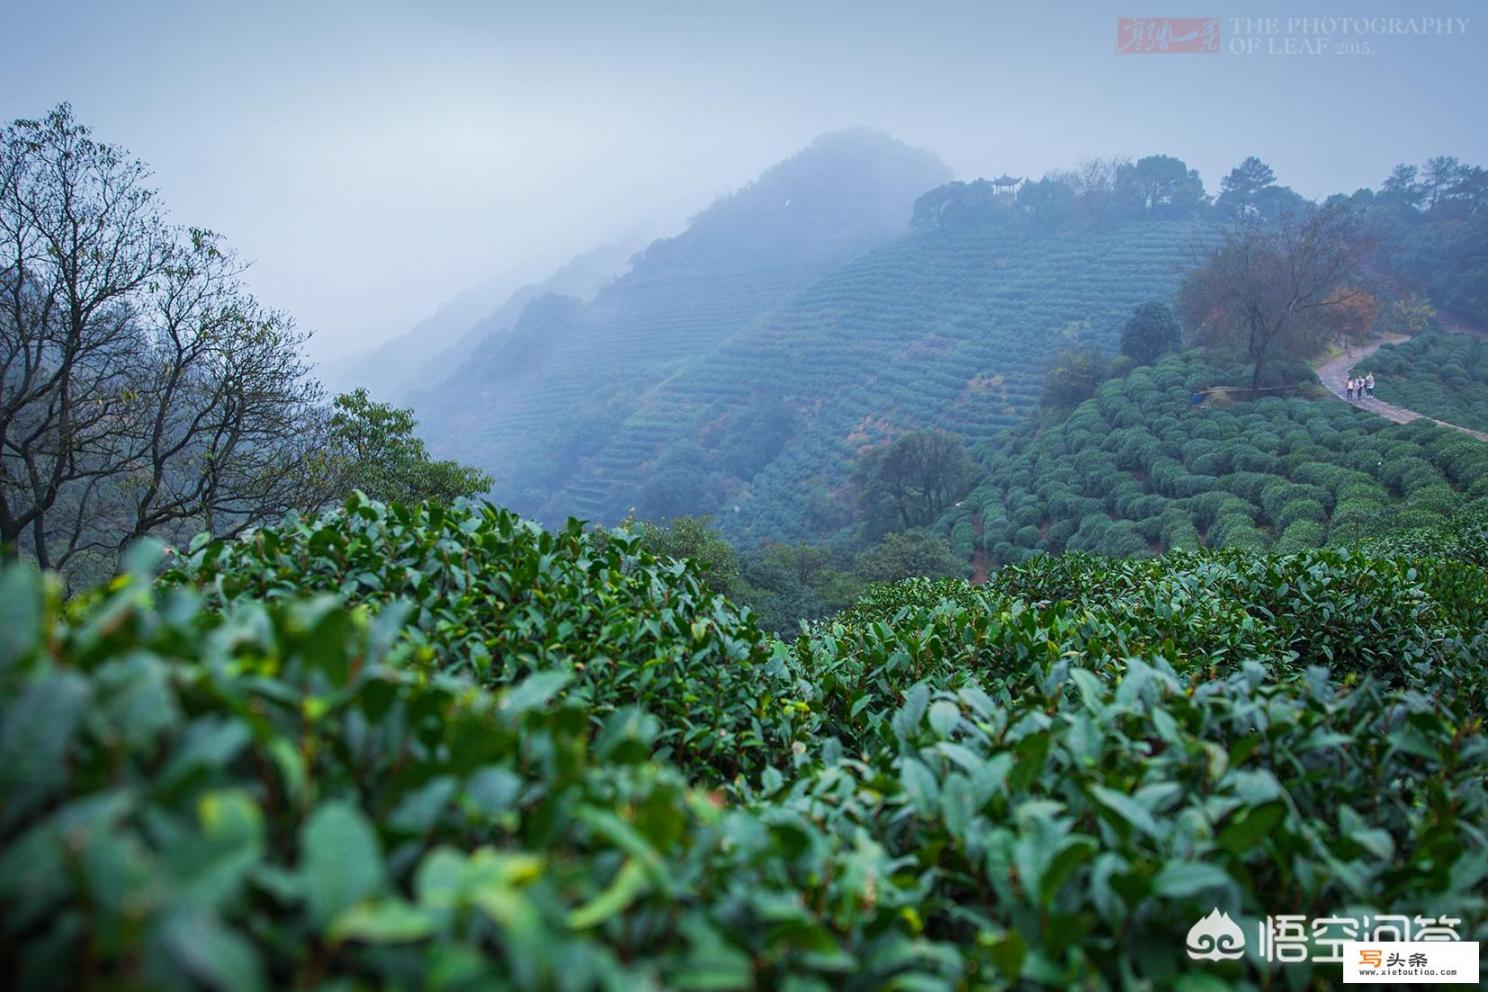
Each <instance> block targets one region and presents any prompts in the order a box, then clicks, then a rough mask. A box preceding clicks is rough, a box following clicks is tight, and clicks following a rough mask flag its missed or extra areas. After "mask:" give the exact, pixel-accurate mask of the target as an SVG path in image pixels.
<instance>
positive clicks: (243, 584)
mask: <svg viewBox="0 0 1488 992" xmlns="http://www.w3.org/2000/svg"><path fill="white" fill-rule="evenodd" d="M642 545H643V539H642V538H640V537H637V536H635V535H631V534H627V533H625V532H623V531H610V532H608V533H606V534H605V535H604V539H603V540H596V539H595V537H594V535H591V534H587V533H585V531H584V530H583V529H582V527H581V526H580V525H579V524H578V522H577V521H571V522H570V523H569V525H568V526H567V527H565V528H564V529H563V530H561V531H558V532H557V533H551V532H548V531H545V530H543V529H542V528H540V527H538V526H537V525H536V524H533V523H531V522H529V521H524V520H522V519H520V518H518V517H516V516H515V515H513V514H511V513H509V512H508V511H505V510H498V509H495V508H493V507H490V506H474V505H471V504H467V503H463V502H462V503H459V504H457V505H455V506H454V507H451V508H445V507H443V506H441V505H439V504H435V503H424V504H416V505H413V506H401V505H396V504H395V505H392V506H384V505H382V504H379V503H372V502H369V501H367V500H365V499H362V498H361V497H359V496H355V495H353V496H352V497H351V498H350V499H348V501H347V503H346V506H345V508H344V509H342V510H340V511H337V512H334V513H329V514H326V515H324V516H321V517H319V518H315V519H312V520H308V521H303V522H299V521H293V520H292V521H290V522H287V523H286V524H285V525H284V526H282V527H278V528H265V529H263V530H260V531H258V532H256V533H254V534H252V535H250V536H249V537H248V538H246V539H245V540H243V541H239V542H233V543H225V542H218V541H213V542H207V543H203V544H201V545H200V546H198V547H195V548H193V549H192V550H191V551H190V553H189V554H187V555H186V556H185V557H184V558H183V559H182V560H181V561H179V562H178V563H177V564H176V567H175V568H174V569H173V570H171V571H170V572H168V573H167V574H166V576H165V579H164V581H165V582H167V583H169V584H176V585H190V586H196V587H200V588H202V589H203V590H204V592H205V594H206V595H207V596H208V597H209V598H210V600H211V601H212V602H213V603H214V604H215V605H218V606H220V607H226V606H227V605H229V604H231V603H234V602H237V601H240V600H245V601H260V600H268V601H273V600H277V599H280V598H294V597H302V596H305V595H307V594H310V593H316V592H319V593H325V594H330V595H335V596H337V597H340V598H341V599H343V600H345V601H347V602H350V603H353V604H396V603H406V604H409V606H410V607H411V612H410V613H409V614H408V616H407V617H406V619H405V621H404V623H403V624H402V626H401V628H400V629H399V630H398V631H397V637H398V640H399V641H400V642H402V641H406V642H409V643H410V644H411V645H413V646H414V647H415V648H416V657H417V658H418V659H419V660H420V662H421V663H422V664H424V665H425V666H428V667H432V668H434V669H437V670H439V671H441V672H447V673H461V674H468V675H469V676H470V677H472V678H474V679H476V680H478V681H479V682H481V683H482V684H485V685H493V686H505V685H510V684H513V683H515V682H517V681H520V680H522V679H524V678H526V677H528V676H529V675H540V676H542V677H544V678H546V677H548V676H549V673H553V672H557V673H560V674H561V675H562V677H563V682H562V683H561V685H566V686H567V688H566V689H565V692H566V693H567V694H569V695H571V696H574V697H576V698H578V699H581V700H582V701H583V702H584V704H585V706H586V707H587V708H588V709H589V710H590V711H591V712H592V713H593V715H594V718H595V719H605V718H608V716H609V715H610V714H612V713H614V712H616V711H617V710H619V709H621V708H622V707H624V706H626V705H631V704H644V705H645V706H647V707H648V709H649V710H650V711H651V712H652V713H653V714H655V715H656V716H658V717H664V718H665V719H666V720H667V729H666V731H665V732H664V734H663V735H662V737H661V741H662V742H663V743H664V745H665V747H666V749H667V750H668V752H669V753H671V754H673V755H674V756H675V758H676V760H677V761H678V762H679V763H680V764H682V765H684V766H686V767H689V768H702V767H711V768H713V769H714V770H715V771H716V772H717V773H719V774H732V772H734V771H736V770H739V769H742V768H748V767H752V766H754V765H755V764H756V763H757V762H758V761H759V760H760V756H761V755H763V754H766V753H775V754H778V753H779V749H780V748H781V747H782V746H784V744H783V743H782V742H783V741H784V738H782V737H780V736H779V732H778V728H776V727H775V725H774V723H773V722H772V721H773V720H774V717H775V716H776V713H775V710H774V708H773V707H774V705H775V703H774V700H773V699H772V698H771V697H770V696H769V693H768V692H767V691H765V689H764V688H763V687H762V686H761V685H760V683H759V681H758V679H757V678H756V674H757V672H758V670H759V669H761V668H762V667H764V666H765V665H766V664H767V663H768V659H767V657H766V653H765V647H764V641H763V638H762V636H761V635H760V634H759V632H758V631H757V630H756V629H755V628H754V626H753V625H752V624H750V623H748V622H747V621H746V619H745V618H744V617H741V616H740V614H739V612H738V611H737V610H736V609H735V608H734V607H733V606H732V605H731V604H729V603H728V602H727V601H726V600H725V599H723V598H722V597H721V596H720V595H718V594H717V593H716V592H714V591H712V590H711V589H710V588H709V587H708V586H707V585H706V584H705V583H706V580H705V578H704V577H703V576H704V573H700V570H699V569H698V568H697V567H696V566H694V565H691V564H688V563H686V562H682V561H672V560H669V559H658V558H656V557H655V556H654V555H652V554H651V553H649V552H647V551H646V550H644V548H643V546H642ZM703 673H708V674H707V677H706V678H704V677H703Z"/></svg>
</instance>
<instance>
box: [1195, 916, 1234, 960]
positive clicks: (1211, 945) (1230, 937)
mask: <svg viewBox="0 0 1488 992" xmlns="http://www.w3.org/2000/svg"><path fill="white" fill-rule="evenodd" d="M1244 954H1245V934H1244V933H1242V932H1241V931H1240V926H1239V924H1237V923H1236V922H1235V921H1234V920H1232V919H1230V914H1229V913H1221V912H1220V911H1219V907H1217V906H1216V907H1215V908H1214V909H1213V910H1211V911H1210V913H1209V915H1208V916H1206V917H1204V918H1203V919H1202V920H1200V921H1199V922H1197V923H1195V924H1194V925H1193V926H1192V927H1190V928H1189V931H1188V956H1189V957H1191V958H1194V959H1196V960H1205V959H1207V960H1210V961H1232V960H1234V959H1235V958H1238V957H1242V956H1244Z"/></svg>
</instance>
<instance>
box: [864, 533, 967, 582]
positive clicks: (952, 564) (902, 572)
mask: <svg viewBox="0 0 1488 992" xmlns="http://www.w3.org/2000/svg"><path fill="white" fill-rule="evenodd" d="M857 572H858V574H859V575H861V576H862V577H863V578H864V579H866V580H868V581H869V582H897V581H899V580H900V579H907V578H914V577H923V578H930V579H936V578H943V577H949V576H956V577H960V576H964V575H965V574H966V561H965V559H962V558H958V557H957V556H956V555H955V554H954V553H952V551H951V549H950V547H949V546H948V545H947V544H946V542H945V541H943V540H941V539H940V538H938V537H936V536H935V535H934V534H930V533H927V532H925V531H923V530H910V531H903V532H901V533H896V534H889V535H887V536H886V537H885V538H884V539H883V542H882V543H881V544H879V545H877V546H876V547H873V548H870V549H868V550H867V551H864V552H863V553H862V554H860V555H858V559H857Z"/></svg>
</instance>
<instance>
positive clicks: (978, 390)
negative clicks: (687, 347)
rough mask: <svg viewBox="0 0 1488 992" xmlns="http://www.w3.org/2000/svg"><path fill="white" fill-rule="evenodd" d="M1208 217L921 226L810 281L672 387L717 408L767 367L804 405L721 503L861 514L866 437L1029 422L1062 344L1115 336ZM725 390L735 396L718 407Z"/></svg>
mask: <svg viewBox="0 0 1488 992" xmlns="http://www.w3.org/2000/svg"><path fill="white" fill-rule="evenodd" d="M1211 230H1212V229H1211V228H1209V227H1207V226H1206V225H1203V224H1197V223H1191V222H1179V221H1142V222H1133V223H1128V224H1125V225H1121V226H1117V227H1115V228H1113V229H1111V230H1107V231H1097V232H1090V231H1079V230H1075V231H1060V232H1040V231H1036V230H1035V231H1026V230H1025V231H1019V230H1016V229H1011V228H1008V227H1004V226H999V225H989V226H987V227H984V228H981V229H973V230H969V231H939V230H931V231H923V232H919V233H917V234H915V235H912V236H910V237H909V238H906V239H905V240H903V241H902V242H900V243H898V244H896V245H893V246H890V247H888V248H885V249H883V250H881V251H879V252H876V253H873V254H872V255H870V256H867V257H865V258H862V259H860V260H858V261H857V262H855V263H854V264H852V265H850V266H848V267H847V268H846V269H844V270H843V271H842V272H841V273H838V274H835V275H834V276H832V277H830V278H828V279H826V280H823V281H822V282H821V283H819V284H818V285H816V286H814V287H812V288H811V289H810V290H809V291H807V292H806V293H804V294H803V295H802V297H801V298H800V300H798V301H797V302H796V303H795V304H794V305H793V306H792V307H791V308H789V309H788V310H787V311H785V312H783V313H781V314H779V315H777V316H775V317H772V318H771V319H770V320H768V321H766V322H764V323H763V324H761V325H760V326H757V327H755V328H752V329H751V330H750V331H749V332H748V333H746V334H744V335H741V336H740V338H739V339H737V340H736V341H734V342H731V343H730V344H729V345H728V346H727V347H726V348H724V349H722V351H721V353H720V355H719V356H718V358H717V359H715V360H713V361H710V362H709V363H707V365H706V366H705V367H703V368H699V369H697V370H696V371H693V372H689V373H688V374H685V375H683V376H679V377H678V379H677V380H676V381H675V382H673V383H671V384H669V385H668V387H667V392H666V393H665V394H664V395H667V396H670V397H677V396H679V395H688V396H690V397H691V398H692V399H693V401H694V402H695V403H697V405H698V406H700V407H702V408H703V409H702V413H701V417H700V419H701V420H702V421H703V422H704V423H707V422H708V421H709V420H715V419H717V418H720V417H726V416H728V410H729V405H730V400H732V401H733V402H734V403H737V398H736V397H737V389H738V387H737V386H736V387H735V390H736V392H735V395H734V396H733V397H731V396H730V395H729V392H728V391H726V389H725V386H724V384H725V382H726V381H727V376H729V375H730V374H731V375H732V376H733V378H734V381H735V382H742V383H750V382H760V383H768V384H769V389H770V391H771V393H772V394H773V398H774V399H773V401H774V403H776V404H783V405H785V406H786V407H788V408H789V409H792V410H795V411H797V412H798V413H799V416H798V418H797V420H796V422H795V423H796V429H795V430H794V432H793V434H792V436H791V439H790V443H789V444H786V445H782V447H781V450H780V451H779V452H778V453H777V454H776V455H775V456H774V457H772V458H770V459H769V460H768V461H767V462H765V463H764V464H762V465H760V466H759V468H758V470H757V471H756V472H755V473H754V474H753V475H752V476H751V477H750V478H749V479H748V480H747V481H748V485H747V486H745V487H744V488H743V489H742V491H741V492H740V493H739V494H738V496H737V498H736V499H734V500H733V502H736V503H737V504H738V506H739V512H738V513H737V514H733V513H725V514H722V515H721V517H720V519H721V520H722V522H723V525H724V527H725V530H726V531H728V532H729V533H731V534H733V535H734V536H735V537H736V538H738V539H741V540H745V541H755V540H762V539H777V540H779V539H788V538H801V537H808V536H812V535H814V534H820V533H822V532H823V531H828V530H831V529H833V528H835V527H838V526H842V525H843V524H845V523H847V522H848V521H849V520H850V517H851V513H852V509H853V507H852V496H853V493H852V492H851V490H850V489H849V488H848V486H847V485H846V483H847V482H848V481H849V480H850V479H851V476H852V468H853V462H854V460H855V459H856V458H857V457H858V456H859V455H860V454H861V453H862V452H863V451H864V450H866V449H868V448H870V447H872V446H874V445H876V444H880V443H882V442H884V441H886V440H890V439H892V438H893V437H894V436H895V435H896V434H899V433H903V432H905V431H909V430H915V429H919V428H927V427H934V428H940V429H944V430H948V431H951V432H953V433H956V434H959V435H962V436H964V437H966V438H967V439H969V440H970V439H976V438H985V437H989V436H991V435H992V434H993V433H994V432H996V431H998V430H999V429H1000V428H1004V427H1008V426H1011V425H1013V424H1015V423H1018V422H1019V421H1021V420H1022V419H1023V418H1024V417H1025V416H1026V415H1027V414H1028V413H1029V412H1030V411H1031V410H1032V409H1034V408H1035V407H1036V406H1037V403H1038V398H1039V390H1040V383H1041V379H1042V376H1043V372H1044V370H1045V368H1046V367H1047V365H1048V363H1049V361H1050V359H1051V358H1052V356H1053V354H1054V353H1055V352H1057V351H1058V350H1059V349H1060V348H1061V347H1068V346H1070V345H1075V344H1092V345H1095V346H1097V347H1101V348H1104V349H1107V350H1111V351H1114V350H1115V347H1116V341H1117V337H1118V335H1119V333H1120V327H1121V324H1122V321H1124V320H1125V319H1126V317H1127V315H1128V314H1129V313H1130V311H1131V309H1132V308H1133V307H1134V306H1136V305H1137V304H1139V303H1142V302H1145V301H1147V300H1151V299H1155V298H1163V297H1166V296H1167V295H1168V294H1170V293H1171V292H1172V290H1173V288H1174V287H1175V286H1176V284H1177V282H1178V279H1179V277H1180V275H1181V274H1182V271H1183V269H1184V267H1185V264H1186V263H1187V261H1188V260H1189V258H1190V257H1191V253H1192V249H1193V248H1194V246H1195V245H1196V244H1198V243H1202V242H1203V241H1204V239H1206V238H1207V237H1209V236H1210V231H1211ZM741 373H742V374H741ZM712 396H718V397H721V398H722V402H716V403H714V404H713V405H712V408H711V409H709V408H708V406H707V405H705V404H706V403H707V400H708V399H709V398H710V397H712Z"/></svg>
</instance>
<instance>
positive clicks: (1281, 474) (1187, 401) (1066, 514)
mask: <svg viewBox="0 0 1488 992" xmlns="http://www.w3.org/2000/svg"><path fill="white" fill-rule="evenodd" d="M1243 377H1244V371H1243V370H1237V371H1234V372H1226V371H1223V370H1221V369H1217V368H1213V367H1211V366H1209V365H1208V364H1206V362H1205V360H1204V359H1203V358H1202V356H1201V355H1200V354H1199V353H1198V352H1196V351H1188V352H1183V353H1181V354H1177V355H1168V356H1164V357H1163V358H1162V359H1160V360H1159V362H1158V364H1157V365H1156V366H1153V367H1151V368H1137V369H1134V370H1133V371H1131V372H1130V373H1129V374H1127V375H1126V376H1124V377H1122V378H1120V379H1114V380H1111V381H1108V382H1106V383H1104V384H1102V385H1101V386H1100V388H1099V389H1098V390H1097V391H1096V393H1095V395H1094V396H1093V397H1092V398H1091V399H1089V400H1087V401H1085V402H1084V403H1082V404H1081V405H1079V406H1078V407H1076V408H1075V409H1074V410H1073V411H1072V412H1071V413H1070V414H1069V415H1068V416H1067V417H1066V418H1065V419H1064V420H1063V421H1062V422H1058V423H1052V424H1044V425H1042V426H1038V425H1029V426H1026V427H1024V428H1022V429H1020V430H1016V431H1010V432H1008V433H1007V434H1006V435H1004V436H1002V437H1000V438H997V439H995V440H993V441H991V442H989V443H987V444H985V445H983V446H982V448H981V449H980V450H979V451H978V455H979V457H980V460H981V462H982V471H983V476H982V477H983V481H982V482H981V483H980V484H979V485H978V486H977V488H975V489H974V490H973V491H972V492H971V493H970V495H968V496H967V497H966V498H965V499H964V500H963V504H964V505H963V506H961V507H959V508H956V509H954V510H952V511H951V512H950V513H948V514H946V516H945V517H943V518H942V520H941V526H943V527H944V528H946V530H949V529H951V528H952V527H954V526H956V525H957V524H958V523H959V522H960V521H963V520H970V519H971V517H972V515H973V514H974V513H977V512H980V513H981V515H982V519H983V522H984V528H983V532H984V535H985V534H988V533H993V535H994V536H993V543H994V544H995V542H996V541H1001V540H1004V539H1005V540H1007V541H1008V542H1009V544H1010V546H1013V547H1016V548H1031V547H1035V546H1037V547H1038V548H1039V549H1040V550H1043V551H1048V552H1051V553H1058V552H1060V551H1064V550H1072V551H1094V552H1100V553H1103V554H1107V555H1113V556H1125V555H1145V554H1149V553H1152V552H1160V551H1166V550H1172V549H1175V548H1194V547H1197V546H1203V547H1210V548H1238V549H1246V550H1250V551H1264V550H1266V549H1268V548H1271V549H1274V550H1277V551H1299V550H1304V549H1306V548H1311V547H1317V546H1319V545H1322V544H1353V543H1357V542H1358V541H1360V540H1361V539H1364V538H1367V537H1370V536H1372V535H1378V534H1382V533H1386V532H1389V531H1391V530H1395V529H1399V528H1402V527H1408V526H1414V525H1417V524H1429V523H1431V522H1433V521H1440V520H1441V519H1443V518H1444V517H1446V516H1448V515H1450V514H1451V513H1452V512H1453V511H1454V510H1455V509H1456V508H1457V507H1459V506H1461V505H1462V504H1463V503H1464V502H1465V501H1467V500H1468V499H1471V498H1473V497H1475V496H1479V495H1488V485H1484V484H1483V483H1482V481H1481V480H1483V479H1484V478H1485V477H1488V445H1484V444H1483V443H1482V442H1480V441H1477V440H1474V439H1472V438H1469V437H1466V436H1464V435H1462V434H1459V433H1457V432H1455V431H1450V430H1444V429H1441V428H1437V427H1435V426H1433V425H1430V424H1427V423H1417V424H1410V425H1403V426H1402V425H1392V424H1390V423H1389V422H1387V421H1386V420H1384V419H1383V418H1380V417H1375V416H1371V415H1369V414H1366V413H1363V412H1361V411H1359V410H1357V409H1354V408H1352V407H1350V406H1348V405H1347V404H1343V403H1339V402H1337V401H1336V400H1334V399H1331V398H1330V399H1315V400H1314V399H1303V398H1295V397H1294V398H1288V399H1280V398H1274V397H1273V398H1267V399H1262V400H1260V401H1258V402H1255V403H1246V402H1233V401H1228V402H1223V403H1216V402H1214V401H1213V400H1212V399H1205V398H1204V395H1203V394H1199V398H1200V399H1201V400H1203V402H1200V403H1195V390H1198V389H1206V388H1208V387H1210V386H1223V385H1228V384H1229V383H1232V382H1235V381H1243ZM999 518H1006V519H1007V520H1008V521H1009V522H1010V523H1011V525H1012V527H1011V529H1010V530H1007V531H1006V532H1005V533H1004V532H1002V531H996V532H989V531H988V530H987V529H986V521H989V520H995V519H999ZM1302 523H1306V524H1309V525H1311V526H1299V524H1302ZM1030 527H1034V528H1037V533H1036V535H1035V532H1033V531H1028V530H1020V528H1030ZM1113 528H1114V529H1113ZM1035 537H1036V539H1035ZM1283 539H1284V540H1283ZM983 547H984V548H986V549H987V550H994V549H993V544H988V543H985V541H984V544H983ZM994 555H995V557H996V559H997V561H998V562H999V563H1007V562H1009V561H1016V560H1020V559H1021V555H1019V554H1013V555H1004V554H1001V553H998V552H997V551H995V550H994Z"/></svg>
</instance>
